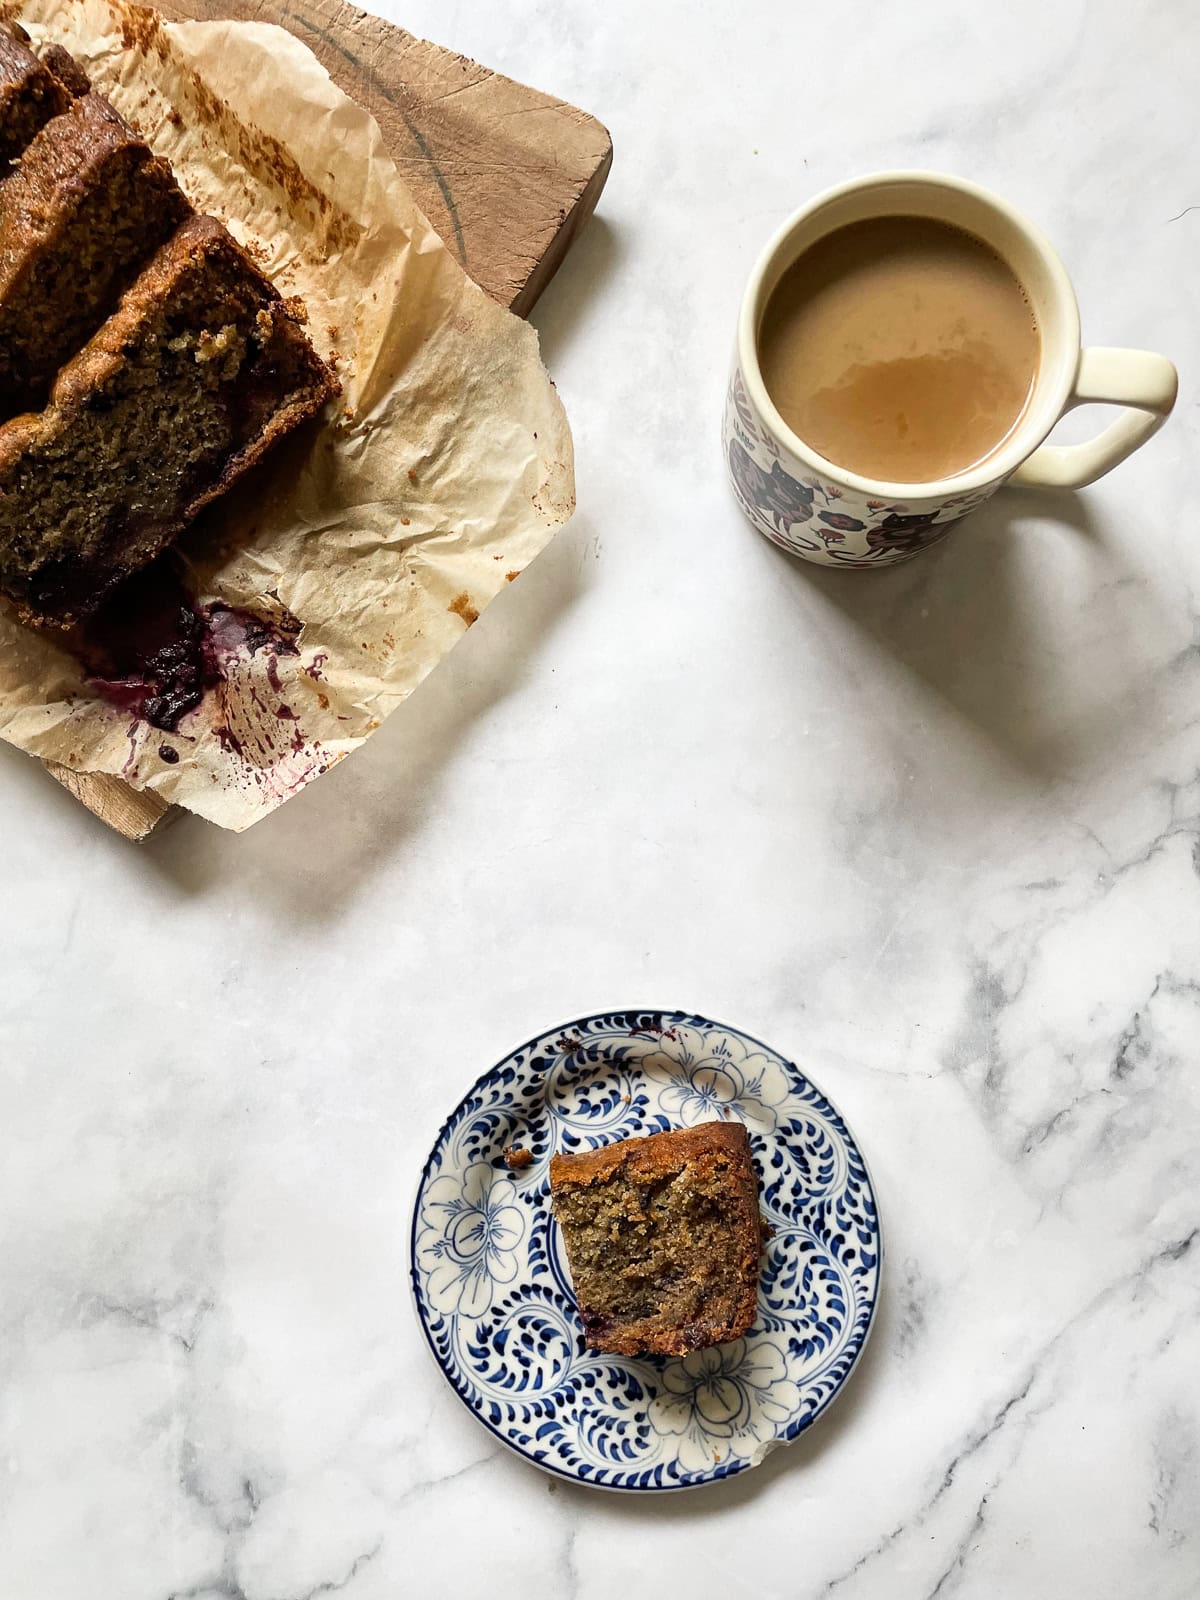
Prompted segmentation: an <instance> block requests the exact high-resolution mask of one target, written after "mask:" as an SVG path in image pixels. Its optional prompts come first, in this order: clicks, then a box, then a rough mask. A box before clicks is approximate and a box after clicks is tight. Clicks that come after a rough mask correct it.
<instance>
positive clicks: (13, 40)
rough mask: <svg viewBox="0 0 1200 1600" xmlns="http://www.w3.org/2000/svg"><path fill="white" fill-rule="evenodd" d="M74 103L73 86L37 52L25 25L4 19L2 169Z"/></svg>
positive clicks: (0, 37)
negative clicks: (30, 43) (33, 49)
mask: <svg viewBox="0 0 1200 1600" xmlns="http://www.w3.org/2000/svg"><path fill="white" fill-rule="evenodd" d="M63 54H64V55H65V54H66V52H65V51H64V52H63ZM67 59H68V60H70V57H67ZM72 65H74V63H72ZM70 103H71V89H70V88H69V87H68V85H67V84H66V83H64V82H63V81H62V79H61V78H60V77H59V76H58V75H57V74H56V72H55V71H54V70H53V66H52V64H51V63H49V62H43V61H39V60H38V58H37V57H36V56H35V55H34V53H33V51H32V50H31V49H30V48H29V35H28V34H27V33H26V32H25V30H24V28H21V27H18V26H17V24H16V23H11V22H10V23H6V24H4V23H0V172H3V170H4V168H5V167H6V166H7V164H8V163H9V162H10V161H15V160H16V159H17V157H18V156H19V155H20V154H21V152H22V151H23V150H24V149H25V147H26V146H27V145H28V144H29V142H30V140H31V139H32V138H33V136H34V135H35V134H36V133H37V131H38V129H39V128H41V127H43V126H44V125H45V124H46V123H47V122H49V120H50V118H51V117H57V116H58V115H59V114H60V113H61V112H63V111H65V110H66V109H67V107H68V105H70Z"/></svg>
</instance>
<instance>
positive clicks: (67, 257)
mask: <svg viewBox="0 0 1200 1600" xmlns="http://www.w3.org/2000/svg"><path fill="white" fill-rule="evenodd" d="M188 210H189V207H188V203H187V201H186V200H185V199H184V197H183V194H182V193H181V192H180V190H179V188H178V186H177V185H176V183H175V180H174V178H173V177H172V176H171V168H170V166H169V165H168V163H167V162H165V161H164V160H162V159H161V157H159V156H156V155H154V154H153V152H152V151H151V150H150V148H149V146H148V145H146V144H144V143H143V142H142V140H141V139H139V138H138V136H137V135H136V134H135V133H134V132H133V130H132V128H130V127H129V125H128V124H127V123H126V122H125V120H124V119H123V118H122V117H121V116H119V115H118V113H117V112H116V111H114V110H113V108H112V106H110V105H109V103H108V101H107V100H104V99H102V98H101V97H100V96H99V95H96V94H85V95H84V96H82V98H80V99H78V100H74V101H72V102H71V104H70V106H69V107H68V108H67V110H66V111H65V112H64V113H63V114H62V115H61V116H57V117H53V118H52V119H51V120H50V121H49V122H47V123H46V125H45V127H44V128H42V130H41V132H40V133H38V135H37V136H36V138H34V140H33V141H32V143H31V144H30V145H29V148H28V149H27V150H26V151H25V154H24V155H23V156H22V157H21V160H20V162H19V163H18V164H17V166H16V167H15V168H14V169H13V170H12V172H11V173H10V175H9V176H8V177H6V178H5V179H4V180H3V181H2V182H0V418H3V417H8V416H12V415H13V414H14V413H15V412H17V411H27V410H29V409H30V408H31V407H33V406H40V405H43V404H44V403H45V400H46V396H47V394H48V393H49V390H50V384H51V382H52V381H53V379H54V375H55V373H56V372H57V371H58V369H59V368H60V367H61V366H62V365H63V363H64V362H65V361H66V360H68V358H69V357H71V356H73V355H74V354H75V353H76V351H77V350H79V349H80V348H81V347H82V346H83V344H84V343H85V342H86V341H87V340H88V339H89V338H90V337H91V336H92V334H93V333H95V331H96V329H97V328H98V327H99V326H100V324H101V323H102V322H103V321H104V319H105V317H106V316H108V314H109V313H110V312H111V311H112V310H113V308H114V307H115V305H116V303H117V300H118V299H119V297H120V295H121V293H122V291H123V290H125V289H127V288H128V287H129V285H130V284H131V283H132V282H133V279H134V278H135V277H136V275H137V270H138V268H139V266H141V265H142V263H143V262H144V261H146V260H147V259H148V258H149V256H150V255H151V254H152V253H153V251H154V250H156V249H157V248H158V246H159V245H160V244H162V242H163V240H164V239H166V238H168V237H169V235H170V234H171V233H172V232H173V231H174V229H175V228H176V227H177V225H178V224H179V223H180V222H182V221H183V219H184V217H185V216H186V215H187V213H188Z"/></svg>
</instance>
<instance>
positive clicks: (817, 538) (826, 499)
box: [724, 367, 998, 567]
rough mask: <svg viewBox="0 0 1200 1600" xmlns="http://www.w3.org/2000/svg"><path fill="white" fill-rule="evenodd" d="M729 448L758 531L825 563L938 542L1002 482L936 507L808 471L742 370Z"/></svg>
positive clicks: (736, 376)
mask: <svg viewBox="0 0 1200 1600" xmlns="http://www.w3.org/2000/svg"><path fill="white" fill-rule="evenodd" d="M724 433H725V447H726V459H727V462H728V466H729V476H730V480H731V482H732V484H733V488H734V492H735V494H736V495H737V498H738V502H739V504H740V505H741V507H742V510H743V511H744V512H745V514H746V516H747V517H748V518H749V519H750V521H751V522H752V523H753V524H754V526H755V527H756V528H757V529H758V531H759V532H760V533H762V534H765V536H766V537H767V538H768V539H770V540H771V542H772V543H773V544H777V545H779V546H780V548H781V549H784V550H788V551H790V552H791V553H792V554H793V555H800V556H804V557H805V558H806V559H807V560H809V561H817V562H820V563H822V564H824V565H825V566H831V567H833V566H845V567H881V566H891V565H892V564H893V563H894V562H897V561H904V560H907V559H908V557H910V556H914V555H916V554H917V552H918V551H920V550H925V549H927V548H928V547H929V546H930V545H932V544H936V543H937V542H938V540H939V539H942V538H944V537H945V536H946V534H947V533H949V532H950V529H951V528H952V527H953V526H954V523H955V522H956V521H957V520H958V519H959V517H962V516H965V515H966V513H967V512H968V511H973V510H974V509H975V507H976V506H979V505H982V504H983V502H984V501H985V500H988V499H990V498H991V496H992V494H994V493H995V490H996V488H997V487H998V485H997V484H989V485H988V486H987V488H985V489H981V490H976V491H974V492H972V493H967V494H959V495H950V496H946V497H945V498H943V499H941V500H939V501H937V503H936V504H935V505H934V506H933V507H932V508H931V509H925V510H915V509H914V508H913V507H912V506H911V505H908V504H905V503H902V502H898V501H897V502H888V501H886V500H878V499H874V498H872V499H867V498H866V497H865V496H860V495H858V494H856V493H855V492H854V490H852V489H849V488H843V487H841V486H840V485H838V484H835V483H826V482H824V481H823V480H822V479H820V478H816V477H813V476H811V475H810V474H804V473H797V472H794V471H789V470H788V466H789V465H794V466H796V467H798V466H799V462H797V461H795V459H794V458H793V457H792V456H790V455H789V454H788V453H787V452H786V450H785V449H783V448H782V447H781V445H780V443H779V441H778V440H777V439H775V438H774V437H773V435H772V434H771V431H770V429H769V428H768V427H767V426H766V424H765V423H764V422H763V421H762V419H761V418H759V417H757V415H756V413H755V410H754V407H753V405H752V403H751V400H750V396H749V393H748V392H747V389H746V384H745V380H744V379H743V377H742V374H741V372H740V370H738V369H737V368H736V367H735V369H734V373H733V377H732V379H731V381H730V385H729V396H728V402H727V404H726V407H725V425H724Z"/></svg>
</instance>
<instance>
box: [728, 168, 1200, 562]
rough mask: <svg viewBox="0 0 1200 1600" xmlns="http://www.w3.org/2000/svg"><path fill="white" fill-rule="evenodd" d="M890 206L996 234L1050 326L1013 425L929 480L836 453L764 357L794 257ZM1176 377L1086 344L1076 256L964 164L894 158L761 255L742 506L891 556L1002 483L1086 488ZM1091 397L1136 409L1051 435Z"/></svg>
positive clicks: (811, 540)
mask: <svg viewBox="0 0 1200 1600" xmlns="http://www.w3.org/2000/svg"><path fill="white" fill-rule="evenodd" d="M887 216H908V217H931V218H934V219H936V220H938V221H941V222H948V223H951V224H953V225H954V226H956V227H959V228H964V229H966V230H967V232H969V233H973V234H974V235H975V236H976V237H977V238H980V239H982V240H984V241H985V243H987V244H989V245H991V246H992V248H993V249H994V250H996V251H997V252H998V253H999V254H1000V256H1001V257H1002V258H1003V259H1004V260H1005V261H1006V262H1007V263H1008V264H1009V266H1010V267H1011V268H1012V270H1013V271H1014V273H1015V274H1016V276H1017V278H1018V279H1019V280H1020V282H1021V283H1022V284H1023V285H1024V287H1025V290H1026V292H1027V294H1028V295H1029V299H1030V301H1031V303H1032V305H1033V309H1034V313H1035V315H1036V317H1037V320H1038V327H1039V330H1040V332H1041V340H1042V352H1041V362H1040V365H1039V368H1038V375H1037V378H1036V380H1035V383H1034V388H1033V393H1032V396H1031V398H1030V401H1029V404H1028V406H1027V407H1026V410H1025V414H1024V416H1023V417H1022V419H1021V421H1020V422H1019V423H1018V424H1017V426H1016V428H1014V430H1013V432H1012V434H1011V435H1010V436H1009V438H1008V439H1007V440H1005V442H1004V443H1003V444H1002V445H1001V447H1000V448H999V449H998V450H996V451H994V452H993V453H992V454H991V455H990V456H988V457H987V459H986V460H985V461H982V462H980V463H979V464H978V465H977V466H974V467H971V468H969V469H968V470H967V471H966V472H960V473H957V474H955V476H953V477H950V478H941V479H939V480H937V481H935V482H930V483H916V484H911V483H910V484H905V483H886V482H884V481H882V480H876V479H872V478H865V477H863V476H862V475H861V474H859V473H856V472H849V471H847V470H846V469H845V468H843V467H838V466H835V465H834V464H833V463H832V462H831V461H826V460H825V459H824V458H823V457H822V456H820V455H818V454H817V452H816V451H815V450H813V449H812V448H811V446H809V445H807V444H806V443H805V442H804V440H803V439H801V438H799V437H798V436H797V435H796V434H795V433H793V432H792V430H791V429H790V428H789V427H788V425H787V423H786V422H784V420H783V418H782V417H781V416H780V415H779V412H778V411H777V410H776V409H775V406H774V404H773V402H772V400H771V398H770V396H769V395H768V393H767V390H766V386H765V385H764V383H763V379H762V372H761V370H760V368H759V361H758V331H759V326H760V324H761V322H762V315H763V311H764V309H765V307H766V304H767V301H768V299H769V298H770V296H771V292H772V290H773V289H774V288H775V286H776V284H777V283H778V282H779V280H780V278H781V277H782V276H783V274H784V272H785V271H786V270H787V268H788V267H790V266H791V265H792V263H793V262H794V261H795V260H796V259H797V258H798V257H799V256H800V255H802V254H803V253H804V251H805V250H807V249H808V248H809V247H810V246H811V245H813V244H815V243H816V241H817V240H818V239H821V238H823V237H824V236H825V235H826V234H828V233H832V232H833V231H834V229H836V228H841V227H845V226H846V225H847V224H848V223H852V222H862V221H866V220H868V219H871V218H875V217H887ZM1176 387H1177V379H1176V374H1175V368H1174V367H1173V366H1172V365H1171V363H1170V362H1169V361H1168V360H1167V359H1166V357H1165V356H1159V355H1153V354H1151V353H1150V352H1148V351H1143V350H1105V349H1095V348H1093V349H1086V350H1085V349H1083V348H1082V346H1081V344H1080V338H1079V307H1078V305H1077V303H1076V300H1075V291H1074V290H1073V289H1072V287H1071V280H1070V279H1069V278H1068V276H1067V272H1066V268H1065V267H1064V266H1063V264H1062V262H1061V261H1060V260H1059V258H1058V256H1057V255H1056V254H1055V253H1054V250H1053V248H1052V247H1051V245H1050V244H1049V242H1048V241H1047V240H1046V239H1045V238H1044V237H1043V236H1042V234H1041V233H1040V232H1039V231H1038V229H1037V228H1035V227H1034V226H1033V224H1032V223H1030V222H1028V221H1026V219H1025V218H1024V217H1022V216H1021V215H1020V213H1019V212H1017V211H1015V210H1014V209H1013V208H1012V207H1011V206H1010V205H1008V204H1007V203H1006V202H1005V201H1003V200H1001V199H999V198H997V197H996V196H995V195H992V194H989V193H988V192H987V191H986V190H985V189H980V188H978V187H977V186H976V185H975V184H973V183H967V182H965V181H964V180H963V179H961V178H951V177H943V176H941V175H940V174H938V173H932V172H885V173H879V174H876V175H874V176H871V177H865V178H858V179H855V180H854V181H853V182H851V183H847V184H843V185H841V186H840V187H838V188H836V189H828V190H826V192H825V193H824V194H821V195H818V196H817V198H816V199H815V200H813V201H812V202H811V203H810V204H809V205H806V206H804V207H802V209H801V210H799V211H797V212H796V213H795V215H794V216H792V217H791V218H789V220H788V221H787V222H785V223H784V225H783V227H782V228H780V230H779V232H778V233H777V234H776V235H775V237H774V238H773V239H772V240H771V242H770V243H769V244H768V245H767V247H766V249H765V250H764V251H763V253H762V255H761V256H760V257H759V260H758V264H757V265H756V267H755V268H754V271H753V272H752V273H751V275H750V282H749V283H748V284H747V286H746V293H745V296H744V298H743V300H742V309H741V314H740V316H739V319H738V331H737V351H736V358H735V361H734V369H733V376H732V378H731V379H730V384H729V393H728V396H727V399H726V404H725V417H724V446H725V459H726V463H727V465H728V468H729V476H730V479H731V481H732V483H733V488H734V492H735V494H736V495H737V498H738V502H739V504H740V505H741V508H742V510H743V511H744V512H745V514H746V516H747V517H748V518H749V519H750V521H751V523H753V525H754V526H755V527H756V528H757V529H758V531H759V532H760V533H762V534H765V535H766V537H767V538H768V539H771V540H772V541H773V542H774V543H775V544H778V545H781V546H782V547H783V548H784V549H785V550H789V551H791V552H792V554H794V555H798V556H802V557H803V558H804V559H805V560H806V561H817V562H820V563H822V564H823V565H825V566H831V567H882V566H890V565H892V564H893V563H895V562H897V561H903V560H905V559H906V558H907V557H909V556H913V555H916V554H917V552H918V551H920V550H923V549H925V548H926V547H927V546H929V545H931V544H935V543H936V542H937V541H938V540H939V539H941V538H944V537H945V535H946V534H947V533H948V532H949V531H950V529H951V527H952V526H953V524H954V523H955V522H956V521H957V520H958V519H959V518H960V517H963V516H965V515H966V514H967V512H968V511H973V510H974V509H975V507H976V506H978V505H981V504H982V503H983V501H985V500H987V499H989V498H990V497H991V496H992V495H993V494H995V492H996V490H997V489H999V488H1000V487H1001V485H1002V484H1004V483H1015V484H1025V485H1031V486H1036V487H1038V488H1046V487H1054V488H1066V489H1080V488H1082V487H1083V486H1084V485H1085V484H1089V483H1092V482H1094V481H1095V480H1096V479H1097V478H1099V477H1101V476H1103V474H1104V473H1106V472H1110V471H1111V470H1112V468H1113V467H1115V466H1117V464H1118V463H1119V462H1121V461H1124V459H1125V457H1126V456H1128V455H1131V454H1132V452H1133V451H1134V450H1136V449H1137V448H1138V447H1139V445H1142V444H1145V442H1146V440H1147V439H1149V438H1150V436H1151V434H1153V433H1155V432H1156V431H1157V430H1158V429H1159V428H1160V427H1161V426H1162V424H1163V423H1164V422H1165V420H1166V418H1167V416H1168V415H1169V414H1170V411H1171V407H1172V406H1173V405H1174V404H1175V393H1176ZM1091 401H1101V402H1104V403H1106V404H1110V405H1120V406H1123V407H1125V408H1126V409H1125V410H1124V411H1123V412H1122V414H1121V416H1119V417H1118V418H1117V419H1116V421H1115V422H1113V423H1111V424H1110V425H1109V426H1108V427H1107V428H1105V430H1104V431H1103V432H1102V433H1101V434H1099V435H1098V436H1097V437H1096V438H1095V439H1092V440H1089V441H1088V443H1086V444H1076V445H1065V446H1061V447H1058V446H1053V445H1047V444H1045V443H1044V440H1045V439H1046V436H1047V435H1048V434H1049V432H1050V430H1051V429H1052V428H1053V427H1054V424H1055V423H1056V422H1057V421H1058V420H1059V418H1060V417H1061V416H1062V415H1063V414H1064V413H1065V412H1067V411H1070V410H1071V409H1072V408H1073V407H1074V406H1077V405H1083V404H1085V403H1088V402H1091Z"/></svg>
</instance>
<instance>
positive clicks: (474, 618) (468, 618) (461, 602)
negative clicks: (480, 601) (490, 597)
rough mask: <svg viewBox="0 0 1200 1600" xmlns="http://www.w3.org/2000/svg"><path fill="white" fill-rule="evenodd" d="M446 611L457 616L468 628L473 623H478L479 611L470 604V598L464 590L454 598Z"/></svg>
mask: <svg viewBox="0 0 1200 1600" xmlns="http://www.w3.org/2000/svg"><path fill="white" fill-rule="evenodd" d="M446 610H447V611H453V612H454V613H455V614H456V615H457V616H460V617H461V618H462V619H463V621H464V622H465V623H466V625H467V627H468V628H469V627H470V626H471V624H472V623H473V622H478V621H479V611H478V609H477V608H476V607H475V606H473V605H472V604H471V596H470V595H469V594H468V593H467V591H466V590H465V589H464V590H463V592H462V593H461V594H456V595H455V596H454V599H453V600H451V602H450V604H449V605H448V606H447V607H446Z"/></svg>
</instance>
